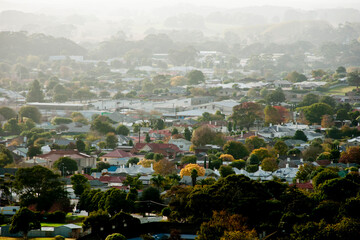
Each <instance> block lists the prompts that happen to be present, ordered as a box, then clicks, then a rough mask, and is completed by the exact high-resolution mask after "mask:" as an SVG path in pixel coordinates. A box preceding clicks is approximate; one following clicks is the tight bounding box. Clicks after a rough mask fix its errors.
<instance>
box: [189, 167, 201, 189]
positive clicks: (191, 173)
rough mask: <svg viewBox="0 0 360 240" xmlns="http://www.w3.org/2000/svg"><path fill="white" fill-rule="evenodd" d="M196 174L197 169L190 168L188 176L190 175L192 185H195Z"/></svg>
mask: <svg viewBox="0 0 360 240" xmlns="http://www.w3.org/2000/svg"><path fill="white" fill-rule="evenodd" d="M198 176H199V175H198V171H197V170H196V168H193V169H191V172H190V177H191V183H192V186H193V187H195V185H196V179H197V177H198Z"/></svg>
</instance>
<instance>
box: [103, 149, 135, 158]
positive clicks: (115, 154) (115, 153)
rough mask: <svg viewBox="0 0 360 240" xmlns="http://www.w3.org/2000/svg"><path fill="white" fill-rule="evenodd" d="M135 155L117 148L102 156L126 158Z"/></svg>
mask: <svg viewBox="0 0 360 240" xmlns="http://www.w3.org/2000/svg"><path fill="white" fill-rule="evenodd" d="M132 156H133V155H132V154H131V153H129V152H125V151H123V150H120V149H115V150H114V151H112V152H109V153H107V154H105V155H103V156H102V158H126V157H132Z"/></svg>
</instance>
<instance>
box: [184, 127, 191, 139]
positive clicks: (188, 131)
mask: <svg viewBox="0 0 360 240" xmlns="http://www.w3.org/2000/svg"><path fill="white" fill-rule="evenodd" d="M184 137H185V139H186V140H188V141H191V132H190V130H189V128H185V129H184Z"/></svg>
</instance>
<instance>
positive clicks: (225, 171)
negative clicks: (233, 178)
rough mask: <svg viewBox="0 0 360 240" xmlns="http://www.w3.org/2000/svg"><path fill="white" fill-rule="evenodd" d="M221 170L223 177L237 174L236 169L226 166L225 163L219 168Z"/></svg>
mask: <svg viewBox="0 0 360 240" xmlns="http://www.w3.org/2000/svg"><path fill="white" fill-rule="evenodd" d="M219 172H220V176H221V177H227V176H229V175H231V174H235V171H234V170H233V169H232V167H231V166H225V165H222V166H221V167H220V168H219Z"/></svg>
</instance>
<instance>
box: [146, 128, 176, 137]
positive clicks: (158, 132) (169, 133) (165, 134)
mask: <svg viewBox="0 0 360 240" xmlns="http://www.w3.org/2000/svg"><path fill="white" fill-rule="evenodd" d="M151 133H157V134H161V135H164V136H171V132H170V130H166V129H163V130H153V129H151V130H150V131H149V134H151Z"/></svg>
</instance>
